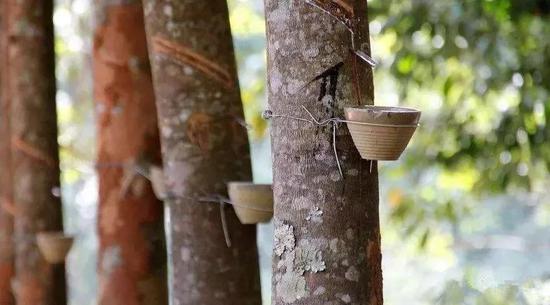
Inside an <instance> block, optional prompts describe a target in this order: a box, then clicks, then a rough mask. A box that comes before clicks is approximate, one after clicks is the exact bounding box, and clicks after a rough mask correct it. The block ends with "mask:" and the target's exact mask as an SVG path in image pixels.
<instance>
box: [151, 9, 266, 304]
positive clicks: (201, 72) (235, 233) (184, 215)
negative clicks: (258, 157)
mask: <svg viewBox="0 0 550 305" xmlns="http://www.w3.org/2000/svg"><path fill="white" fill-rule="evenodd" d="M144 11H145V23H146V29H147V37H148V42H149V51H150V54H151V56H150V57H151V60H152V67H153V78H154V85H155V95H156V102H157V106H158V107H157V108H158V111H159V126H160V132H161V143H162V151H163V160H164V173H165V179H166V181H165V184H166V188H167V191H168V193H169V197H170V199H169V200H168V202H167V203H166V204H167V207H168V208H167V212H168V213H167V217H169V218H170V219H169V221H168V223H169V225H168V232H167V234H168V237H169V251H168V253H170V263H171V265H170V267H171V268H170V270H171V272H170V276H169V278H170V285H171V286H170V300H171V304H173V305H188V304H189V305H190V304H193V305H194V304H201V305H214V304H216V305H217V304H220V303H224V304H228V305H231V304H235V305H236V304H254V305H258V304H261V298H260V281H259V271H258V257H257V248H256V228H255V226H250V225H241V224H240V223H239V221H238V219H237V218H236V216H235V214H234V211H233V209H231V208H228V207H226V208H225V209H224V210H223V211H224V213H225V214H226V219H227V229H228V232H229V235H230V239H231V244H232V245H231V247H230V248H228V247H227V246H226V240H225V238H224V233H223V229H222V224H221V220H220V218H221V213H220V208H219V205H218V204H217V203H212V202H202V201H203V200H200V199H201V198H203V197H209V198H210V197H215V196H217V195H225V194H226V185H225V183H226V182H229V181H232V180H237V181H239V180H244V181H249V180H250V179H251V167H250V157H249V152H248V140H247V134H246V129H245V128H243V127H242V126H241V125H240V123H241V121H242V117H243V110H242V105H241V101H240V92H239V86H238V81H237V76H236V67H235V59H234V51H233V45H232V39H231V31H230V27H229V18H228V10H227V4H226V2H225V1H224V0H211V1H204V0H187V1H153V0H146V1H145V2H144Z"/></svg>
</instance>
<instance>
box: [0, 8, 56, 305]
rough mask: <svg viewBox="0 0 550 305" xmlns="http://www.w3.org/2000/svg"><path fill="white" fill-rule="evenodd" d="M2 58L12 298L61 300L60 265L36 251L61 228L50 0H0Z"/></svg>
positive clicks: (24, 303) (35, 302)
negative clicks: (1, 0) (42, 238)
mask: <svg viewBox="0 0 550 305" xmlns="http://www.w3.org/2000/svg"><path fill="white" fill-rule="evenodd" d="M4 8H5V9H6V10H5V11H4V12H5V13H6V18H7V28H6V34H7V35H8V43H7V56H8V58H7V65H6V66H5V67H4V69H7V72H6V73H5V74H4V75H5V77H4V81H5V83H6V85H5V87H4V88H7V89H6V90H7V91H8V93H9V98H10V107H11V108H10V113H9V115H10V120H11V122H10V126H11V138H10V142H11V154H12V162H13V163H12V164H13V167H12V173H13V203H14V207H15V208H14V212H15V215H16V217H15V222H14V223H15V227H14V236H15V241H16V246H15V269H16V274H17V275H16V278H15V280H14V281H12V287H13V291H14V295H15V298H16V301H17V304H18V305H60V304H61V305H62V304H65V303H66V295H65V270H64V266H63V265H56V266H52V265H50V264H48V263H47V262H46V261H45V260H44V259H43V258H42V256H41V254H40V252H39V251H38V248H37V245H36V234H37V233H38V232H41V231H60V230H62V229H63V224H62V213H61V200H60V199H59V197H56V196H54V193H55V192H54V191H53V190H54V189H56V188H59V156H58V144H57V116H56V106H55V91H56V87H55V60H54V58H55V55H54V41H53V22H52V14H53V1H51V0H50V1H46V0H42V1H38V0H7V1H5V6H4Z"/></svg>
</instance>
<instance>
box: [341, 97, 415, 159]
mask: <svg viewBox="0 0 550 305" xmlns="http://www.w3.org/2000/svg"><path fill="white" fill-rule="evenodd" d="M420 114H421V112H420V111H418V110H416V109H413V108H405V107H389V106H374V105H368V106H358V107H347V108H345V116H346V123H347V125H348V129H349V131H350V133H351V137H352V139H353V142H354V144H355V146H356V147H357V150H358V151H359V154H360V155H361V157H362V158H363V159H365V160H379V161H392V160H397V159H399V157H400V156H401V154H402V153H403V151H404V150H405V148H406V147H407V145H408V144H409V141H410V140H411V138H412V136H413V134H414V132H415V131H416V128H417V127H418V122H419V120H420Z"/></svg>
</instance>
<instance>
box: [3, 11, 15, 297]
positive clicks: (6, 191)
mask: <svg viewBox="0 0 550 305" xmlns="http://www.w3.org/2000/svg"><path fill="white" fill-rule="evenodd" d="M4 18H5V14H4V7H3V4H2V5H0V25H1V30H0V58H1V62H2V68H0V88H1V89H0V90H1V92H0V304H2V305H13V304H14V301H15V300H14V299H13V294H12V291H11V280H12V277H13V276H14V264H13V259H14V256H13V246H14V245H13V215H12V214H11V213H13V208H12V207H13V204H12V202H13V199H12V187H13V185H12V180H11V175H12V174H11V147H10V137H11V135H10V123H9V118H10V116H9V113H10V107H9V97H8V95H7V90H6V89H5V87H4V86H5V82H4V81H3V80H4V79H5V77H6V75H5V72H6V68H5V67H6V63H7V57H6V55H7V53H6V42H7V35H6V34H5V33H6V31H5V29H6V27H5V19H4Z"/></svg>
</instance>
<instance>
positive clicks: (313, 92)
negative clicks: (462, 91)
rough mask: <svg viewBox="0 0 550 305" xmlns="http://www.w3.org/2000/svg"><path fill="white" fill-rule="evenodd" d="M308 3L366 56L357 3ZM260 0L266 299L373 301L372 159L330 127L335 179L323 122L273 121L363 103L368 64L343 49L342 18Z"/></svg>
mask: <svg viewBox="0 0 550 305" xmlns="http://www.w3.org/2000/svg"><path fill="white" fill-rule="evenodd" d="M311 2H316V3H317V5H318V6H323V7H325V8H327V9H329V10H333V12H334V14H335V15H339V16H340V17H342V20H347V21H346V23H347V24H348V25H349V26H350V28H351V29H353V31H354V32H355V36H354V40H355V46H356V48H357V49H362V50H363V51H365V52H366V53H369V52H370V44H369V34H368V17H367V2H366V1H364V0H347V1H343V0H339V1H324V0H319V1H311ZM265 4H266V18H267V35H268V83H269V105H270V110H271V111H272V113H273V115H274V117H273V118H272V119H271V120H272V128H271V139H272V147H273V162H274V165H273V166H274V195H275V245H274V249H275V250H274V267H273V269H274V277H273V304H275V305H283V304H304V305H305V304H308V305H309V304H315V305H318V304H325V305H328V304H331V305H333V304H357V305H365V304H369V305H380V304H382V303H383V298H382V270H381V253H380V229H379V219H378V217H379V215H378V173H377V167H376V163H373V167H372V172H371V171H370V170H369V165H370V164H369V162H367V161H364V160H362V159H361V158H360V156H359V153H358V152H357V150H356V148H355V147H354V145H353V143H352V140H351V137H350V135H349V132H348V130H347V128H346V126H345V125H342V124H340V125H339V127H338V130H337V134H336V143H337V151H338V156H339V160H340V162H341V165H342V170H343V176H344V177H343V178H342V177H341V176H340V173H339V170H338V167H337V162H336V158H335V154H334V151H333V146H332V126H331V125H328V126H324V127H320V126H316V125H314V124H311V123H309V122H304V121H300V120H296V119H289V118H282V117H276V115H290V116H294V117H301V118H307V119H309V116H308V115H307V113H306V112H305V111H304V110H303V109H302V106H305V107H306V108H307V109H308V110H309V111H310V112H311V113H312V114H313V116H315V117H316V118H317V119H328V118H332V117H339V118H343V108H344V107H345V106H349V105H361V104H369V103H372V102H373V84H372V72H371V69H370V67H369V66H368V65H366V64H365V63H364V62H362V61H361V59H359V58H358V57H357V56H355V55H353V54H352V52H350V48H351V47H352V43H351V35H350V32H349V31H348V30H347V29H346V27H345V26H344V25H343V23H341V22H338V21H337V20H336V19H335V18H333V17H331V16H330V15H328V14H327V13H325V12H323V11H322V10H320V9H319V8H317V7H315V6H312V5H309V4H307V3H306V1H293V0H266V1H265ZM331 68H332V69H331ZM325 71H326V72H327V73H325V74H324V75H323V72H325ZM317 76H321V77H319V78H318V79H317V80H315V78H316V77H317Z"/></svg>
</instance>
